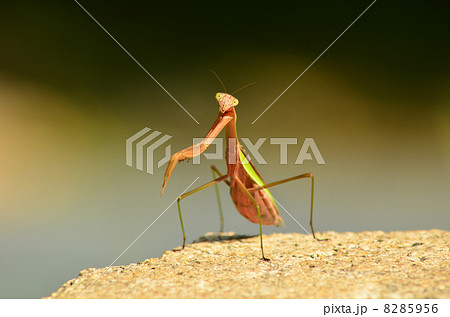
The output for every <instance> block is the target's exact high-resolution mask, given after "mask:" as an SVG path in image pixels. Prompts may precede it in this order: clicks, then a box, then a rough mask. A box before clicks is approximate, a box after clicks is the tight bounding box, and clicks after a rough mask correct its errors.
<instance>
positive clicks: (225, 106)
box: [216, 92, 239, 113]
mask: <svg viewBox="0 0 450 317" xmlns="http://www.w3.org/2000/svg"><path fill="white" fill-rule="evenodd" d="M216 99H217V102H218V103H219V109H220V112H222V113H225V112H226V111H228V110H229V109H230V108H232V107H235V106H237V105H238V103H239V100H237V99H236V98H234V97H233V96H232V95H229V94H226V93H224V92H218V93H217V94H216Z"/></svg>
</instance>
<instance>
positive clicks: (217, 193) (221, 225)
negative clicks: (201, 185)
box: [211, 165, 230, 232]
mask: <svg viewBox="0 0 450 317" xmlns="http://www.w3.org/2000/svg"><path fill="white" fill-rule="evenodd" d="M211 170H212V174H213V178H214V179H215V178H216V177H217V176H221V177H222V176H223V174H222V173H221V172H220V171H219V170H218V169H217V167H215V166H214V165H211ZM225 183H226V184H227V185H228V186H230V182H229V181H227V180H225ZM214 187H215V189H216V197H217V205H218V206H219V216H220V231H219V232H223V222H224V221H223V220H224V218H223V209H222V202H221V201H220V194H219V186H217V183H216V184H214Z"/></svg>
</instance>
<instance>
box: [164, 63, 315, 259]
mask: <svg viewBox="0 0 450 317" xmlns="http://www.w3.org/2000/svg"><path fill="white" fill-rule="evenodd" d="M211 72H213V71H211ZM213 74H214V75H215V76H216V77H217V79H218V80H219V81H220V83H221V84H222V87H223V89H224V91H225V92H218V93H217V94H216V100H217V102H218V104H219V115H218V117H217V119H216V121H215V122H214V124H213V126H212V127H211V129H210V130H209V132H208V133H207V134H206V136H205V137H204V139H203V140H202V141H201V142H199V143H197V144H194V145H192V146H190V147H188V148H185V149H184V150H181V151H179V152H177V153H175V154H173V155H172V156H171V157H170V160H169V164H168V166H167V169H166V172H165V174H164V182H163V186H162V191H161V196H162V195H163V193H164V189H165V188H166V186H167V183H168V181H169V179H170V176H171V175H172V172H173V170H174V168H175V166H176V164H177V163H178V162H181V161H183V160H185V159H188V160H189V159H192V158H193V157H195V156H198V155H200V154H201V153H203V152H204V151H205V150H206V149H207V148H208V146H209V145H210V144H211V143H212V142H213V140H214V139H215V138H216V137H217V135H218V134H219V133H220V132H221V131H222V130H223V129H225V138H226V140H227V142H226V143H227V148H226V152H225V153H226V154H227V155H226V164H227V173H226V174H223V173H221V172H220V171H219V170H218V169H217V168H216V167H215V166H214V165H212V166H211V169H212V172H213V177H217V176H219V177H218V178H215V179H213V180H212V181H210V182H208V183H206V184H204V185H202V186H200V187H198V188H196V189H194V190H191V191H189V192H187V193H184V194H182V195H181V196H180V197H178V199H177V205H178V214H179V217H180V223H181V230H182V233H183V246H182V249H184V247H185V243H186V234H185V231H184V225H183V217H182V216H181V207H180V201H181V200H183V199H184V198H186V197H188V196H190V195H192V194H194V193H196V192H199V191H201V190H202V189H205V188H208V187H210V186H212V185H215V187H216V194H217V200H218V203H219V212H220V220H221V232H222V231H223V212H222V206H221V204H220V197H219V192H218V188H217V184H218V183H220V182H225V183H226V184H227V185H228V186H229V187H230V195H231V199H232V200H233V203H234V205H235V207H236V209H237V211H238V212H239V213H240V214H241V215H242V216H244V217H245V218H246V219H247V220H249V221H250V222H253V223H257V224H259V238H260V245H261V254H262V258H261V260H263V261H270V259H268V258H266V257H265V256H264V246H263V238H262V225H275V226H277V227H278V226H279V225H280V224H282V225H284V222H283V219H282V218H281V216H280V212H279V210H278V207H277V205H276V203H275V200H274V198H273V196H272V194H271V193H270V191H269V189H268V188H270V187H273V186H276V185H280V184H284V183H287V182H291V181H294V180H297V179H302V178H310V179H311V214H310V222H309V224H310V226H311V232H312V235H313V237H314V239H317V238H316V235H315V233H314V228H313V222H312V219H313V201H314V176H313V174H311V173H305V174H301V175H297V176H294V177H290V178H286V179H282V180H279V181H276V182H272V183H265V182H264V181H263V179H262V177H261V175H260V173H259V172H258V171H257V169H256V167H255V166H254V165H253V163H252V161H251V160H249V159H248V157H247V154H246V152H245V150H244V148H243V147H242V145H241V144H239V141H238V137H237V130H236V119H237V115H236V110H235V107H236V106H237V105H238V104H239V101H238V99H236V98H235V97H234V96H233V94H234V93H235V92H237V91H238V90H241V89H243V88H245V87H247V86H249V85H250V84H248V85H246V86H244V87H242V88H240V89H238V90H237V91H235V92H233V93H232V94H228V93H227V92H226V88H225V85H224V84H223V82H222V80H221V79H220V78H219V76H218V75H217V74H216V73H214V72H213Z"/></svg>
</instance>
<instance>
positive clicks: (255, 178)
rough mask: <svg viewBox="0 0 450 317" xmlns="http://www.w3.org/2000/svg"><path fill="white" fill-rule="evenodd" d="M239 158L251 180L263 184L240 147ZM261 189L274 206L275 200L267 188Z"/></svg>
mask: <svg viewBox="0 0 450 317" xmlns="http://www.w3.org/2000/svg"><path fill="white" fill-rule="evenodd" d="M239 159H240V160H241V163H242V166H243V167H244V169H245V171H246V172H247V174H248V175H249V176H250V177H251V178H252V179H253V181H254V182H255V183H256V184H258V185H259V186H264V185H265V184H264V182H263V180H262V179H261V177H259V175H258V173H256V171H255V170H254V169H253V166H252V165H251V164H250V162H249V161H248V160H247V158H246V157H245V155H244V153H242V151H241V149H239ZM263 190H264V191H265V192H266V193H267V195H269V197H270V200H271V201H272V203H273V204H274V206H275V208H276V203H275V200H274V199H273V196H272V194H271V193H270V191H269V189H267V188H263Z"/></svg>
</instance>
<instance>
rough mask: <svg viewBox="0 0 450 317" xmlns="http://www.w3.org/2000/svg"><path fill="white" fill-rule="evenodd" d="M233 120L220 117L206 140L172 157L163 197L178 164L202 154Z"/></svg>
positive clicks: (164, 183) (165, 175)
mask: <svg viewBox="0 0 450 317" xmlns="http://www.w3.org/2000/svg"><path fill="white" fill-rule="evenodd" d="M232 119H233V117H230V116H219V117H218V118H217V120H216V121H215V122H214V124H213V126H212V128H211V129H210V130H209V132H208V133H207V134H206V136H205V138H204V139H203V140H202V141H201V142H199V143H197V144H194V145H192V146H190V147H188V148H185V149H184V150H181V151H179V152H177V153H175V154H173V155H172V156H171V157H170V160H169V164H168V165H167V169H166V173H165V174H164V182H163V187H162V190H161V196H162V195H163V193H164V189H165V188H166V185H167V182H168V181H169V178H170V175H171V174H172V172H173V169H174V168H175V166H176V165H177V163H178V162H181V161H184V160H185V159H188V160H190V159H191V158H193V157H195V156H198V155H200V154H202V153H203V152H204V151H205V150H206V149H207V148H208V147H209V146H210V145H211V143H212V142H213V140H214V139H215V138H216V137H217V135H218V134H219V133H220V131H222V129H223V128H224V127H225V126H226V125H227V124H228V122H230V121H231V120H232Z"/></svg>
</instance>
